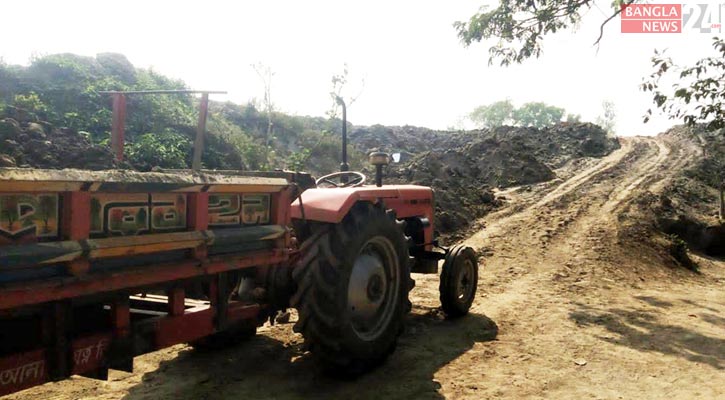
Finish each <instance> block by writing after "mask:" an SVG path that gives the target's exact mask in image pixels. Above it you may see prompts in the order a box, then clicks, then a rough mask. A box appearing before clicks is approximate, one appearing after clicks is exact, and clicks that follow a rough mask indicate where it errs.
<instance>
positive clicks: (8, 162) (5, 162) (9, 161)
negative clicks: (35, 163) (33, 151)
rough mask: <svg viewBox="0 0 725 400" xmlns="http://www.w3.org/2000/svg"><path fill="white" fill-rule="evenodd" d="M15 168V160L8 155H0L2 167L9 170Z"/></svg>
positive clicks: (0, 165)
mask: <svg viewBox="0 0 725 400" xmlns="http://www.w3.org/2000/svg"><path fill="white" fill-rule="evenodd" d="M15 166H17V165H16V163H15V159H13V158H12V157H10V156H9V155H7V154H0V167H3V168H7V167H15Z"/></svg>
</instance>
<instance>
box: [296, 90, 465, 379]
mask: <svg viewBox="0 0 725 400" xmlns="http://www.w3.org/2000/svg"><path fill="white" fill-rule="evenodd" d="M337 101H338V103H340V105H341V106H342V110H343V113H342V115H343V118H342V146H343V148H342V163H341V168H340V169H341V170H340V172H334V173H331V174H328V175H325V176H322V177H320V178H318V179H317V180H316V182H315V183H316V187H314V188H310V189H307V190H305V191H304V192H302V193H301V194H300V196H299V197H298V198H297V199H296V200H295V201H294V202H293V203H292V222H293V225H294V230H295V234H296V237H297V240H298V241H299V242H300V247H299V250H300V252H301V258H300V259H299V261H297V262H296V264H295V265H294V268H293V269H292V276H293V280H294V283H295V286H296V291H295V293H294V295H293V296H292V298H291V299H290V305H291V306H292V307H295V308H296V309H297V310H298V313H299V320H298V321H297V322H296V323H295V326H294V330H295V331H296V332H299V333H301V334H302V335H303V336H304V338H305V343H306V345H307V347H308V348H309V349H310V350H311V352H312V353H313V354H314V355H315V357H316V359H317V360H319V362H320V363H321V364H322V365H323V366H324V367H325V368H327V369H328V370H330V371H335V372H344V373H350V374H357V373H360V372H363V371H365V370H367V369H369V368H371V367H373V366H375V365H377V364H379V363H380V362H381V361H382V360H384V359H385V357H386V356H387V355H388V354H390V353H391V352H392V351H393V349H394V348H395V344H396V339H397V337H398V336H399V335H400V333H401V332H402V328H403V322H404V316H405V315H406V314H407V313H408V312H409V311H410V310H411V307H412V305H411V302H410V300H409V299H408V293H409V292H410V290H411V289H413V287H414V286H415V281H414V280H413V279H412V278H411V272H416V273H437V272H438V262H439V260H444V262H443V267H442V271H441V276H440V301H441V306H442V309H443V311H444V312H445V314H446V316H448V317H449V318H456V317H461V316H463V315H465V314H467V313H468V310H469V308H470V307H471V304H472V302H473V299H474V297H475V294H476V287H477V281H478V261H477V257H476V254H475V252H474V250H473V249H472V248H471V247H467V246H462V245H456V246H453V247H451V248H441V247H440V246H439V244H438V241H437V239H436V238H435V236H436V232H435V231H434V228H433V221H434V210H435V206H434V205H435V203H434V199H435V198H434V193H433V190H432V189H431V188H429V187H424V186H416V185H383V170H384V168H385V167H387V166H388V164H389V163H390V162H391V158H392V159H399V156H400V155H399V154H393V157H391V156H389V155H388V154H386V153H383V152H373V153H371V154H370V155H369V161H370V164H371V165H372V166H374V167H375V182H374V184H372V185H366V184H365V183H366V180H367V177H366V175H364V174H363V173H361V172H357V171H348V163H347V151H346V146H347V121H346V119H347V118H346V114H347V113H346V109H345V103H344V101H343V100H342V99H341V98H339V97H338V98H337ZM435 249H440V250H442V251H436V250H435Z"/></svg>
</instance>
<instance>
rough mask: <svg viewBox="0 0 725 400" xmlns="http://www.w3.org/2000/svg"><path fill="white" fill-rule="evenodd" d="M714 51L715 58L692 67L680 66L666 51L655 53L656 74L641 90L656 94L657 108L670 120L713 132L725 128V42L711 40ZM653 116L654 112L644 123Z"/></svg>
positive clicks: (654, 65) (706, 58)
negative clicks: (700, 125) (703, 127)
mask: <svg viewBox="0 0 725 400" xmlns="http://www.w3.org/2000/svg"><path fill="white" fill-rule="evenodd" d="M712 47H713V48H714V50H715V55H714V56H710V57H705V58H702V59H700V60H699V61H697V62H696V63H695V64H694V65H692V66H680V65H678V64H677V63H675V62H674V61H673V60H672V59H671V58H670V57H667V55H666V54H665V52H664V51H657V50H655V54H654V56H653V57H652V65H653V67H654V69H655V71H654V72H653V73H652V74H651V75H650V76H649V77H648V78H647V79H645V81H644V82H643V83H642V86H641V89H642V90H644V91H647V92H652V93H653V101H654V104H655V106H656V108H659V109H660V110H662V111H664V112H665V113H666V114H667V115H668V116H669V118H670V119H677V120H683V121H684V122H685V124H687V125H689V126H693V125H696V124H698V123H704V124H705V127H706V128H707V130H710V131H713V130H717V129H721V128H725V40H723V39H721V38H718V37H714V38H712ZM673 78H674V79H673ZM673 80H674V82H673ZM651 115H652V109H650V110H648V111H647V115H646V116H645V122H647V121H648V120H649V118H650V117H651Z"/></svg>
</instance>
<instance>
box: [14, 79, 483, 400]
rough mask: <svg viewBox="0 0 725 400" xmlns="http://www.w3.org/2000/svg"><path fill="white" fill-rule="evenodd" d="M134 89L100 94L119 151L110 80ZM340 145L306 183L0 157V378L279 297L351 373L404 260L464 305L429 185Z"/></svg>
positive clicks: (269, 312)
mask: <svg viewBox="0 0 725 400" xmlns="http://www.w3.org/2000/svg"><path fill="white" fill-rule="evenodd" d="M136 94H139V93H138V92H134V93H123V92H116V93H113V96H114V129H113V134H114V136H113V137H114V140H113V142H114V148H115V149H116V150H117V151H119V148H120V152H118V153H117V155H119V157H120V155H122V154H123V150H122V148H123V139H122V138H123V135H122V131H123V119H124V115H123V114H124V109H125V107H124V105H125V96H129V95H136ZM202 99H203V100H202V112H201V118H200V124H199V125H200V127H201V128H200V135H199V136H198V137H197V143H196V144H197V145H196V146H195V148H194V152H195V154H194V160H200V159H201V153H200V151H201V145H200V144H201V139H203V135H202V134H203V123H202V122H203V119H204V118H205V111H206V108H205V101H206V96H204V97H202ZM119 127H120V128H119ZM119 131H120V132H119ZM343 136H344V140H343V143H344V144H346V143H345V142H346V135H345V132H344V129H343ZM345 159H346V157H345V154H344V149H343V168H342V169H343V171H341V172H337V173H334V174H330V175H327V176H323V177H321V178H319V179H317V181H316V182H313V181H312V179H311V177H310V176H309V175H307V174H301V173H293V172H284V171H277V172H261V173H260V172H239V171H202V170H192V171H188V170H185V171H163V172H149V173H139V172H131V171H115V170H113V171H100V172H92V171H78V170H63V171H55V170H36V169H20V168H17V169H16V168H0V332H1V335H2V338H3V340H2V341H0V395H2V394H7V393H12V392H14V391H18V390H22V389H25V388H28V387H31V386H34V385H38V384H41V383H43V382H47V381H54V380H61V379H64V378H67V377H69V376H71V375H74V374H75V375H83V376H88V377H93V378H100V379H105V378H106V377H107V374H108V370H109V368H112V369H120V370H125V371H131V370H132V368H133V358H134V356H136V355H140V354H144V353H148V352H151V351H154V350H157V349H160V348H163V347H168V346H171V345H174V344H178V343H192V344H193V345H195V346H207V347H208V346H219V345H222V344H226V343H228V342H230V341H236V340H238V339H241V338H243V337H247V336H249V334H253V333H254V332H255V331H256V328H257V326H259V325H261V324H262V323H264V321H267V320H274V316H275V315H277V313H278V312H280V311H284V310H286V309H287V308H289V307H294V308H296V309H297V310H298V315H299V319H298V321H297V322H296V323H295V326H294V327H295V330H296V331H297V332H300V333H302V335H303V336H304V338H305V342H306V344H307V345H308V346H307V347H308V348H309V349H310V351H311V352H312V353H313V355H314V356H315V357H316V358H317V359H318V360H319V361H320V362H321V363H322V364H323V365H324V366H326V367H328V368H329V369H330V370H332V371H336V372H342V373H344V374H358V373H361V372H364V371H365V370H368V369H369V368H371V367H374V366H375V365H377V364H379V363H380V362H382V361H383V360H384V359H385V358H386V357H387V356H388V355H389V354H390V353H391V352H392V351H393V349H394V347H395V342H396V340H397V338H398V336H399V335H400V334H401V332H402V328H403V323H404V319H405V314H406V313H407V312H408V311H410V309H411V303H410V301H409V299H408V293H409V291H410V290H411V289H412V288H413V286H414V281H413V280H412V279H411V272H418V273H437V272H438V262H439V261H440V260H443V266H442V271H441V281H440V299H441V304H442V308H443V311H444V312H445V313H446V314H447V315H448V316H449V317H451V318H453V317H460V316H462V315H465V314H466V313H467V312H468V310H469V308H470V306H471V303H472V302H473V299H474V297H475V293H476V285H477V279H478V262H477V259H476V255H475V254H474V251H473V250H472V249H471V248H469V247H464V246H453V247H452V248H450V249H442V248H441V247H439V246H438V243H437V242H436V240H435V238H434V230H433V220H434V196H433V191H432V190H431V189H430V188H428V187H422V186H414V185H383V183H382V170H383V168H384V166H385V165H386V164H387V163H388V162H389V157H388V155H387V154H384V153H373V154H371V156H370V160H371V163H372V164H373V165H374V166H375V167H376V176H375V184H374V185H365V182H366V176H365V175H363V174H361V173H359V172H353V171H347V165H346V162H345ZM195 164H197V165H198V162H195ZM436 249H439V250H438V251H437V250H436Z"/></svg>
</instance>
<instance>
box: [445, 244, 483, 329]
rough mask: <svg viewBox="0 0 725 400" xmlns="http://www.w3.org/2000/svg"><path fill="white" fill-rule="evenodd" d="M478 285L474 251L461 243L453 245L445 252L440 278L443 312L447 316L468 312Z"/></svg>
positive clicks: (452, 316) (476, 261)
mask: <svg viewBox="0 0 725 400" xmlns="http://www.w3.org/2000/svg"><path fill="white" fill-rule="evenodd" d="M477 286H478V260H476V252H475V251H474V250H473V249H472V248H470V247H468V246H463V245H455V246H453V247H452V248H451V249H450V250H449V251H448V253H447V254H446V258H445V261H444V262H443V270H442V271H441V280H440V288H439V289H440V296H441V306H442V308H443V312H445V313H446V315H447V316H448V317H449V318H457V317H462V316H464V315H466V314H468V310H469V309H470V308H471V304H472V303H473V299H474V298H475V297H476V287H477Z"/></svg>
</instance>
